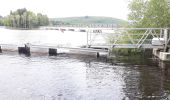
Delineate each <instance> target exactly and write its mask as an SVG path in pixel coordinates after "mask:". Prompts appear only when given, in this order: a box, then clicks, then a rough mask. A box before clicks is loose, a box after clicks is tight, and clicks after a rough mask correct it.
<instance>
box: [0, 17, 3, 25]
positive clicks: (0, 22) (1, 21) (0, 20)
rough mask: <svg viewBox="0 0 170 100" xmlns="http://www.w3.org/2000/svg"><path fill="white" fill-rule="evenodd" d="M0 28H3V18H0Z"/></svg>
mask: <svg viewBox="0 0 170 100" xmlns="http://www.w3.org/2000/svg"><path fill="white" fill-rule="evenodd" d="M0 26H3V17H2V16H0Z"/></svg>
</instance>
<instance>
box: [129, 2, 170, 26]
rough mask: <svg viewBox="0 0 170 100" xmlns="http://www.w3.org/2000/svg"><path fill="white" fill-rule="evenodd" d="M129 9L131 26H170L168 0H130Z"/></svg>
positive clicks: (169, 4)
mask: <svg viewBox="0 0 170 100" xmlns="http://www.w3.org/2000/svg"><path fill="white" fill-rule="evenodd" d="M129 10H130V13H129V15H128V19H129V21H130V25H131V26H132V27H155V28H156V27H158V28H161V27H170V20H169V19H170V0H132V1H131V2H130V3H129Z"/></svg>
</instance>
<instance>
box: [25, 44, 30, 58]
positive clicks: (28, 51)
mask: <svg viewBox="0 0 170 100" xmlns="http://www.w3.org/2000/svg"><path fill="white" fill-rule="evenodd" d="M25 50H26V55H28V56H30V55H31V52H30V45H29V43H27V44H25Z"/></svg>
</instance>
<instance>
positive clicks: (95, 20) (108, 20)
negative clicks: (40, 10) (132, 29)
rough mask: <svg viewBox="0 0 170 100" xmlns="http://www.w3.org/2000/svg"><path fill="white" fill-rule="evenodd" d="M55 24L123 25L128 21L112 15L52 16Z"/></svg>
mask: <svg viewBox="0 0 170 100" xmlns="http://www.w3.org/2000/svg"><path fill="white" fill-rule="evenodd" d="M50 20H51V22H52V24H53V25H60V24H66V25H69V24H116V25H119V26H123V25H124V24H126V23H127V22H126V21H125V20H121V19H117V18H112V17H97V16H84V17H66V18H52V19H50Z"/></svg>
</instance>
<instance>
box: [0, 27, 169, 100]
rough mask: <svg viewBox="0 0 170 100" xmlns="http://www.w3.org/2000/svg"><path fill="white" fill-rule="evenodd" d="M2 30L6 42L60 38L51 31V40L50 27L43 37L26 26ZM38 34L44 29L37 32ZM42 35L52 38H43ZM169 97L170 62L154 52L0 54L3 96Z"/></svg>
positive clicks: (49, 99) (45, 99)
mask: <svg viewBox="0 0 170 100" xmlns="http://www.w3.org/2000/svg"><path fill="white" fill-rule="evenodd" d="M0 31H1V32H0V34H2V33H3V32H6V33H5V35H4V34H3V38H2V37H0V41H1V42H3V43H18V44H19V43H21V42H24V41H25V42H31V43H35V44H36V43H37V44H38V43H41V44H52V43H54V41H56V39H55V38H54V40H51V38H50V36H49V37H48V39H46V38H47V37H46V36H47V34H50V35H51V34H54V32H55V31H52V33H50V31H46V32H44V33H43V34H42V35H40V36H39V35H35V36H33V35H34V34H33V33H34V32H35V31H33V33H32V32H31V31H24V32H28V33H25V34H22V32H23V31H14V30H0ZM10 32H11V33H10ZM39 32H40V31H39ZM12 33H14V34H12ZM35 33H37V34H40V33H38V31H36V32H35ZM76 34H77V33H76ZM74 35H75V34H74ZM74 35H73V36H74ZM37 36H39V37H37ZM54 36H55V35H54ZM70 36H72V35H70ZM76 36H77V35H76ZM81 36H82V35H80V36H78V37H81ZM4 37H6V38H4ZM31 37H32V38H31ZM43 37H44V39H46V40H48V41H44V39H43ZM7 38H8V39H7ZM67 38H68V37H67ZM82 39H83V38H82ZM9 40H11V41H9ZM70 41H71V40H70ZM84 41H85V40H84ZM56 43H57V42H56ZM63 43H64V42H63ZM65 43H66V44H67V42H65ZM68 43H69V41H68ZM54 44H55V43H54ZM70 44H71V45H72V42H70ZM70 44H69V45H70ZM75 44H77V42H76V40H75ZM80 44H83V42H82V43H80ZM73 45H74V43H73ZM168 99H170V64H168V63H163V62H158V61H157V60H155V59H154V58H152V57H147V58H146V57H143V56H134V57H128V56H126V57H125V56H124V57H120V58H119V59H118V58H117V57H116V58H114V59H113V60H108V61H107V60H106V59H104V58H100V59H96V58H95V57H89V56H80V55H68V54H62V55H59V56H56V57H53V56H51V57H50V56H42V55H34V56H31V57H25V56H24V55H18V54H17V53H9V54H5V53H2V54H0V100H168Z"/></svg>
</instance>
